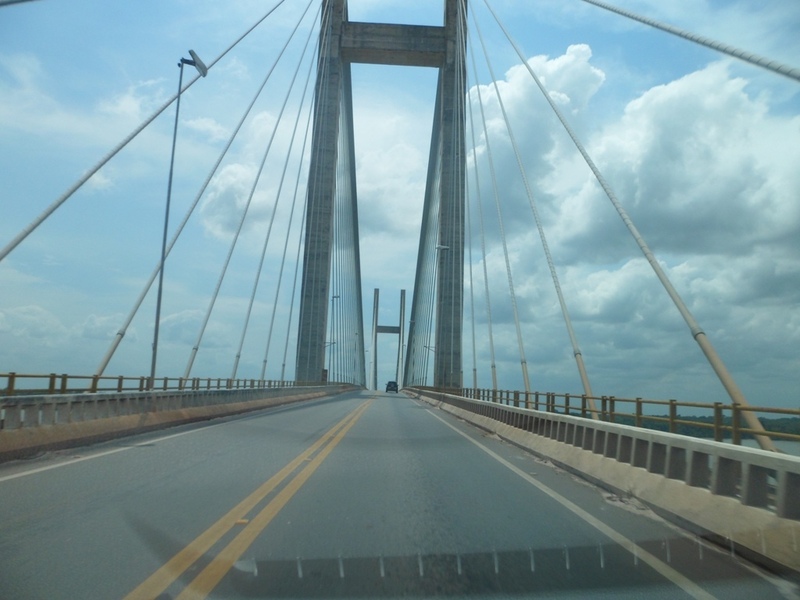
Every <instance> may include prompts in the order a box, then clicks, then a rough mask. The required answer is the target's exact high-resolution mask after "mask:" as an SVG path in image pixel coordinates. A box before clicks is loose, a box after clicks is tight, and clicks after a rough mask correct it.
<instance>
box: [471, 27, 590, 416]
mask: <svg viewBox="0 0 800 600" xmlns="http://www.w3.org/2000/svg"><path fill="white" fill-rule="evenodd" d="M475 29H476V31H477V32H478V39H479V40H480V43H481V48H482V49H483V55H484V57H485V58H486V66H487V67H488V69H489V76H490V77H491V79H492V85H493V87H494V91H495V95H496V96H497V101H498V103H499V106H500V111H501V113H502V115H503V121H504V123H505V126H506V131H507V132H508V139H509V141H510V142H511V147H512V149H513V150H514V156H515V158H516V160H517V167H518V168H519V173H520V177H521V178H522V183H523V185H524V187H525V194H526V195H527V197H528V204H529V205H530V207H531V212H532V213H533V219H534V221H535V222H536V229H537V230H538V232H539V239H540V240H541V242H542V249H543V250H544V255H545V258H546V260H547V266H548V268H549V269H550V276H551V278H552V280H553V287H554V288H555V291H556V296H557V297H558V303H559V306H560V307H561V314H562V316H563V319H564V323H565V325H566V327H567V334H568V335H569V340H570V343H571V344H572V355H573V357H574V358H575V362H576V364H577V367H578V374H579V376H580V378H581V383H582V385H583V392H584V394H586V396H587V398H588V404H589V410H590V411H591V413H592V417H593V418H595V419H596V418H598V415H597V409H596V407H595V403H594V398H593V394H592V386H591V384H590V383H589V375H588V374H587V373H586V367H585V365H584V363H583V353H582V352H581V349H580V346H579V345H578V339H577V336H576V335H575V330H574V329H573V327H572V319H571V318H570V316H569V310H568V309H567V303H566V301H565V300H564V294H563V292H562V291H561V283H560V282H559V279H558V273H557V272H556V267H555V263H554V262H553V256H552V254H551V253H550V245H549V244H548V243H547V235H546V234H545V231H544V226H543V225H542V219H541V218H540V216H539V208H538V207H537V205H536V201H535V199H534V197H533V191H532V190H531V186H530V183H529V181H528V174H527V172H526V169H525V165H524V164H523V162H522V155H521V153H520V150H519V145H518V144H517V140H516V136H514V130H513V129H512V127H511V122H510V121H509V119H508V113H507V111H506V106H505V102H503V97H502V96H501V95H500V87H499V86H498V84H497V78H496V77H495V73H494V68H493V67H492V62H491V60H490V59H489V54H488V52H487V51H486V43H485V42H484V39H483V33H482V31H481V28H480V25H479V24H478V22H477V20H475Z"/></svg>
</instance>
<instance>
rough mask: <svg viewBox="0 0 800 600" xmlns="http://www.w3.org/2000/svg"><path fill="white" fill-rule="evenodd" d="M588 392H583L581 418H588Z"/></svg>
mask: <svg viewBox="0 0 800 600" xmlns="http://www.w3.org/2000/svg"><path fill="white" fill-rule="evenodd" d="M586 405H587V402H586V394H581V418H583V419H585V418H586Z"/></svg>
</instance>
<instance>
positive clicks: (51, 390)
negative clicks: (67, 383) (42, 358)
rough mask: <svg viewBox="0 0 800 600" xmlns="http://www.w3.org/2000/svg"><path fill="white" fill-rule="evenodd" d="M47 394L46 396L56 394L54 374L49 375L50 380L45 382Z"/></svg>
mask: <svg viewBox="0 0 800 600" xmlns="http://www.w3.org/2000/svg"><path fill="white" fill-rule="evenodd" d="M47 393H48V394H55V393H56V374H55V373H50V380H49V381H48V382H47Z"/></svg>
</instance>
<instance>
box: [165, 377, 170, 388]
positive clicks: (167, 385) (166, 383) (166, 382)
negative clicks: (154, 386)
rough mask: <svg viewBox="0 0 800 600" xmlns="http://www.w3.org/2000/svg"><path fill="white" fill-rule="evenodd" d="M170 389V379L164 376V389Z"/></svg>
mask: <svg viewBox="0 0 800 600" xmlns="http://www.w3.org/2000/svg"><path fill="white" fill-rule="evenodd" d="M168 389H169V379H168V378H167V377H164V391H167V390H168Z"/></svg>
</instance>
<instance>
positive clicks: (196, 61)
mask: <svg viewBox="0 0 800 600" xmlns="http://www.w3.org/2000/svg"><path fill="white" fill-rule="evenodd" d="M189 56H191V57H192V58H191V59H189V58H181V60H180V62H179V63H178V68H179V69H180V75H178V97H177V99H176V101H175V126H174V127H173V129H172V153H171V154H170V159H169V178H168V179H167V203H166V207H165V209H164V235H163V236H162V239H161V262H160V264H159V268H158V293H157V294H156V322H155V326H154V327H153V354H152V358H151V361H150V379H149V380H148V385H147V387H148V389H153V387H155V381H156V362H157V357H158V330H159V326H160V324H161V296H162V293H163V289H164V261H165V260H166V258H167V231H168V229H169V205H170V200H171V198H172V173H173V171H174V168H175V144H176V142H177V141H178V115H179V114H180V112H181V89H182V88H183V65H191V66H193V67H194V68H196V69H197V71H198V72H199V73H200V75H201V76H202V77H205V76H206V75H207V74H208V68H207V67H206V65H205V64H204V63H203V61H202V60H200V57H199V56H197V54H195V52H194V50H189Z"/></svg>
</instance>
